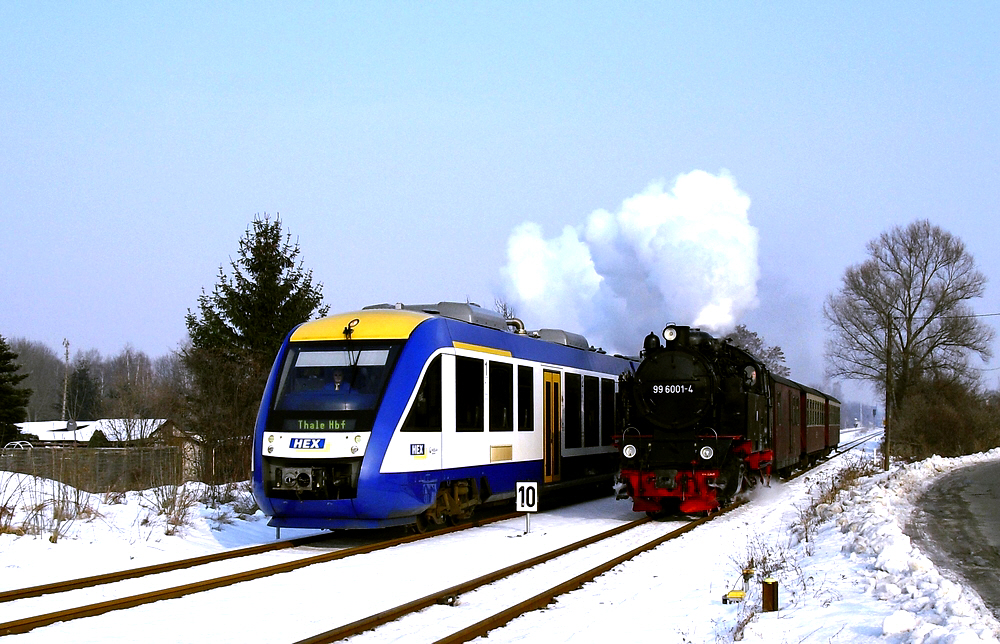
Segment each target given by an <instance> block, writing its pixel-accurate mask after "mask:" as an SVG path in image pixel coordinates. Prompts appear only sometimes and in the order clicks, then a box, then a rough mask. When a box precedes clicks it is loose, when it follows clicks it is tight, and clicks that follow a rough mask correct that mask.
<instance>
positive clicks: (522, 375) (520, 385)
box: [517, 365, 535, 432]
mask: <svg viewBox="0 0 1000 644" xmlns="http://www.w3.org/2000/svg"><path fill="white" fill-rule="evenodd" d="M534 429H535V370H534V369H532V368H531V367H525V366H523V365H522V366H520V367H518V368H517V430H518V431H520V432H530V431H534Z"/></svg>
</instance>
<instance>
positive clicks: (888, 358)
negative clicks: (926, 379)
mask: <svg viewBox="0 0 1000 644" xmlns="http://www.w3.org/2000/svg"><path fill="white" fill-rule="evenodd" d="M886 318H887V321H886V325H885V420H884V421H883V424H884V425H885V433H884V434H883V437H882V446H883V447H884V448H885V450H884V451H885V453H884V455H883V460H882V467H883V469H885V471H887V472H888V471H889V415H890V412H891V410H892V407H891V406H890V405H891V403H892V315H891V314H890V315H887V316H886Z"/></svg>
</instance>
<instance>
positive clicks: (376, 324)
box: [291, 309, 434, 342]
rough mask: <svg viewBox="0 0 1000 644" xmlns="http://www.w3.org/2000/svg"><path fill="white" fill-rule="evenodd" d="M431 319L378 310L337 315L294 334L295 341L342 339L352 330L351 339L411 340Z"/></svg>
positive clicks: (299, 328)
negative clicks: (422, 323)
mask: <svg viewBox="0 0 1000 644" xmlns="http://www.w3.org/2000/svg"><path fill="white" fill-rule="evenodd" d="M431 317H434V316H432V315H431V314H429V313H422V312H419V311H408V310H397V309H377V310H366V311H352V312H348V313H337V314H335V315H331V316H329V317H325V318H321V319H319V320H313V321H311V322H306V323H304V324H302V325H300V326H299V327H298V328H296V329H295V331H293V332H292V337H291V341H292V342H315V341H320V340H343V339H344V338H346V337H347V336H346V334H345V333H344V330H345V329H346V328H347V327H348V326H349V325H351V324H352V323H354V320H357V323H354V325H353V326H352V327H351V329H352V331H351V339H352V340H399V339H405V338H408V337H410V334H411V333H413V329H415V328H417V325H418V324H420V323H421V322H423V321H424V320H427V319H429V318H431Z"/></svg>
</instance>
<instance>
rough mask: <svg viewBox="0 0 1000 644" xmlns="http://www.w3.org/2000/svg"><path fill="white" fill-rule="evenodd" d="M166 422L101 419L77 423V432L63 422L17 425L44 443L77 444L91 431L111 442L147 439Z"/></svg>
mask: <svg viewBox="0 0 1000 644" xmlns="http://www.w3.org/2000/svg"><path fill="white" fill-rule="evenodd" d="M165 422H167V421H166V420H164V419H132V418H101V419H99V420H78V421H76V430H73V429H71V428H68V427H67V421H65V420H43V421H36V422H32V423H17V427H18V429H20V430H21V431H22V432H24V433H25V434H34V435H35V436H37V437H38V440H39V441H41V442H43V443H52V442H65V441H76V442H79V443H86V442H87V441H89V440H90V437H91V436H93V435H94V432H96V431H97V430H100V431H101V433H102V434H104V436H105V437H107V439H108V440H110V441H123V440H126V436H128V437H130V438H131V440H140V439H143V438H149V435H150V434H152V433H153V432H155V431H156V430H157V429H159V428H160V427H162V426H163V424H164V423H165Z"/></svg>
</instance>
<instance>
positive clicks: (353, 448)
mask: <svg viewBox="0 0 1000 644" xmlns="http://www.w3.org/2000/svg"><path fill="white" fill-rule="evenodd" d="M357 453H358V446H357V445H351V454H357Z"/></svg>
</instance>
